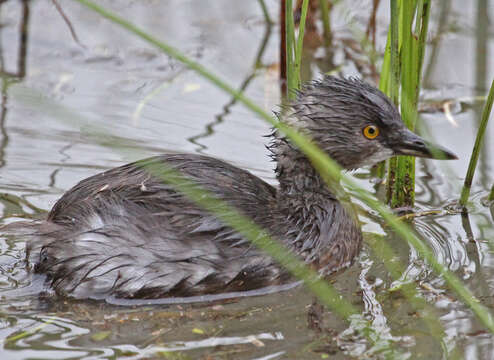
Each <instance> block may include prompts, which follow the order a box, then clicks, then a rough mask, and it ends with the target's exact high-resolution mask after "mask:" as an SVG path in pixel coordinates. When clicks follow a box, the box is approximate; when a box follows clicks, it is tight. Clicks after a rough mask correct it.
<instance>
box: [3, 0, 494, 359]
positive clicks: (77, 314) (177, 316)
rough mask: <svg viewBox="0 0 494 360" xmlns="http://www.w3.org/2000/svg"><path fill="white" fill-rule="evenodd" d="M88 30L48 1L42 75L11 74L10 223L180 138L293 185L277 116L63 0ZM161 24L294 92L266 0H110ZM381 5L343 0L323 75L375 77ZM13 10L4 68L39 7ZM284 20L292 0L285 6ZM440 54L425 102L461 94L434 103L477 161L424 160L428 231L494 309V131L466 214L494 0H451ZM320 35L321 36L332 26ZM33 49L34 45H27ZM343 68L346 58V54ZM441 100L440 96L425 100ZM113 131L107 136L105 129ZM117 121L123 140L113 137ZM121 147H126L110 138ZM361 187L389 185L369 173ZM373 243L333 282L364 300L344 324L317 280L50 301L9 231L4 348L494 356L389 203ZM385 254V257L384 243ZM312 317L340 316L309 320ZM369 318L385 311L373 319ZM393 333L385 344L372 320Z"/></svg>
mask: <svg viewBox="0 0 494 360" xmlns="http://www.w3.org/2000/svg"><path fill="white" fill-rule="evenodd" d="M60 3H62V6H63V10H64V12H65V14H66V15H67V18H68V19H69V20H70V22H71V23H72V25H73V27H74V30H75V32H76V34H77V37H78V39H79V41H80V43H78V42H77V41H75V40H74V38H73V37H72V36H71V34H70V31H69V28H68V27H67V25H66V24H65V22H64V20H63V18H62V17H61V15H60V14H59V13H58V12H57V11H56V9H55V7H54V5H53V3H52V2H51V1H47V0H38V1H33V2H31V5H30V17H29V25H28V29H29V32H28V37H27V40H28V43H27V49H28V51H27V57H26V76H25V77H23V78H22V79H19V80H16V81H13V80H12V79H13V78H12V77H8V76H3V77H2V89H3V90H2V95H3V96H2V107H1V108H0V110H1V113H0V114H1V117H0V211H1V219H2V223H10V222H13V221H17V220H19V219H31V218H41V217H43V216H44V214H45V212H46V211H47V210H49V209H50V207H51V206H52V205H53V204H54V202H55V201H56V200H57V198H59V197H60V196H61V194H62V193H63V192H64V191H66V190H68V189H69V188H70V187H71V186H73V185H74V184H75V183H76V182H77V181H79V180H81V179H82V178H85V177H88V176H90V175H93V174H95V173H97V172H99V171H101V170H102V169H107V168H110V167H113V166H117V165H120V164H122V163H124V162H127V161H131V160H135V159H138V158H142V157H145V156H150V155H154V154H158V153H161V152H164V151H180V152H199V153H203V154H207V155H212V156H216V157H219V158H222V159H225V160H227V161H229V162H231V163H233V164H235V165H237V166H240V167H242V168H245V169H248V170H250V171H251V172H253V173H254V174H255V175H257V176H260V177H262V178H263V179H265V180H266V181H268V182H270V183H275V180H274V178H273V174H272V167H273V164H272V163H271V162H270V161H269V158H268V157H267V152H266V150H265V148H264V146H263V144H264V143H265V140H266V139H265V138H263V137H262V136H263V135H266V134H267V133H268V132H269V127H268V126H267V125H266V124H265V123H263V122H262V121H261V120H259V119H257V118H256V117H255V116H253V115H252V114H251V113H250V112H248V111H247V110H246V109H245V108H243V107H242V106H241V105H239V104H236V103H234V102H233V103H232V99H231V98H230V97H229V96H228V95H225V94H223V93H222V92H220V91H219V90H217V89H216V88H215V87H214V86H212V85H210V84H209V83H207V82H206V81H205V80H203V79H201V78H200V77H199V76H197V75H196V74H194V73H193V72H191V71H188V70H186V69H185V68H184V67H183V66H182V65H181V64H179V63H177V62H175V61H173V60H170V59H169V58H168V57H167V56H165V55H162V54H161V53H160V52H159V51H158V50H156V49H154V48H152V47H150V46H148V45H146V44H145V43H144V42H142V41H141V40H139V39H137V38H135V37H133V36H131V35H129V34H128V33H127V32H125V31H124V30H122V29H120V28H119V27H117V26H115V25H112V24H111V23H109V22H108V21H106V20H103V19H101V18H100V17H99V16H98V15H95V14H94V13H91V12H90V11H88V10H86V9H84V8H82V7H81V6H79V5H78V4H76V3H75V2H61V1H60ZM99 3H100V4H102V5H103V6H105V7H108V8H110V9H113V10H115V11H116V12H118V13H119V14H121V15H124V16H126V17H127V18H128V19H129V20H131V21H132V22H134V23H136V24H139V25H140V26H142V27H143V28H144V29H146V30H147V31H149V32H150V33H152V34H154V35H155V36H156V37H158V38H161V39H164V40H165V41H167V42H169V43H170V44H172V45H174V46H177V47H178V48H179V49H181V50H182V51H183V52H185V53H186V54H187V55H188V56H190V57H192V58H193V59H195V60H197V61H199V62H201V63H202V64H204V65H205V66H207V67H208V68H210V69H214V70H215V71H216V72H217V73H219V74H220V75H221V77H222V78H223V79H226V80H227V81H228V82H229V83H230V84H232V85H233V86H234V87H236V88H241V87H242V88H245V91H246V94H247V95H248V96H249V97H251V98H252V99H254V100H255V101H256V102H257V103H258V104H261V105H262V106H263V107H264V108H265V109H266V110H267V111H270V110H271V109H276V105H277V104H278V103H279V101H280V100H279V88H278V83H277V71H278V62H279V59H278V41H279V39H278V32H279V27H278V26H277V25H276V24H275V25H274V26H272V27H269V26H267V25H266V23H265V22H264V19H263V15H262V12H261V8H260V6H259V4H258V2H256V1H236V2H234V4H233V3H232V2H231V1H228V0H216V1H214V2H203V1H197V0H190V1H183V0H182V1H178V0H175V1H153V0H146V1H144V0H141V1H120V2H118V5H117V2H112V1H107V0H105V1H101V2H99ZM371 3H372V1H358V2H355V1H352V2H350V1H341V2H340V3H339V4H338V5H337V6H336V7H335V9H334V10H333V16H332V27H333V31H334V34H333V35H334V44H333V50H334V51H333V54H332V55H333V56H332V57H331V58H329V56H328V55H327V54H326V53H325V51H324V50H323V49H322V48H320V47H317V46H316V47H314V48H313V49H311V50H309V51H307V52H306V54H305V57H304V59H305V64H306V65H307V66H305V68H304V69H303V71H304V75H305V77H306V78H308V77H312V76H317V74H318V73H320V72H321V71H328V70H331V69H334V68H336V69H338V70H339V71H341V73H342V74H344V75H359V74H363V75H364V76H366V77H367V78H368V79H369V80H372V74H373V72H372V66H371V64H370V63H369V60H368V59H369V57H368V56H367V54H366V53H365V52H363V51H362V47H361V46H360V43H359V41H360V40H359V39H360V37H361V35H362V32H363V31H365V28H366V23H367V19H368V16H369V14H370V9H371V6H372V4H371ZM0 6H1V8H0V11H1V12H0V14H1V15H0V19H1V24H2V27H1V28H0V39H1V44H0V55H1V60H2V61H1V63H0V65H1V66H2V69H3V70H4V71H6V72H9V73H19V71H21V70H22V64H21V63H20V61H19V56H18V55H19V52H20V43H21V39H20V32H19V27H20V24H21V19H22V5H21V2H15V1H10V2H6V3H2V4H1V5H0ZM267 6H268V10H269V12H270V14H271V16H272V17H273V19H276V16H277V11H278V10H277V6H278V4H277V1H274V0H273V1H268V2H267ZM432 6H433V14H432V17H431V23H430V30H431V31H430V37H429V46H428V49H427V56H426V60H425V66H424V72H425V74H426V77H425V81H424V84H425V89H424V91H423V93H422V97H423V103H424V104H426V105H427V107H428V108H431V107H432V108H436V107H437V106H438V104H439V105H442V104H444V103H445V102H447V101H450V102H449V104H450V109H451V116H450V118H453V120H454V123H452V122H450V120H448V117H447V116H445V114H444V113H443V112H439V111H433V112H428V113H424V114H423V116H422V118H423V122H422V124H421V129H422V132H423V133H426V134H428V136H429V137H430V138H432V139H435V140H436V141H437V142H439V143H441V144H442V145H444V146H446V147H448V148H451V149H453V150H454V151H455V152H456V153H457V154H458V155H459V157H460V160H459V161H454V162H439V161H429V160H419V161H418V162H417V169H418V179H417V212H423V213H424V214H426V213H428V212H431V213H429V214H428V215H424V216H421V217H417V218H416V221H415V227H416V229H417V231H418V233H419V234H420V235H421V237H422V239H423V240H424V241H426V242H427V244H428V245H429V246H430V247H431V248H432V249H433V251H434V253H435V255H436V257H437V258H438V259H439V261H440V262H441V263H443V264H444V265H446V266H447V267H448V268H449V269H450V270H452V271H454V272H455V274H456V275H457V276H458V277H460V278H461V279H462V280H463V282H464V283H465V284H466V285H467V286H468V287H469V288H470V289H471V290H472V291H473V292H474V293H475V294H476V295H477V297H478V298H479V299H480V300H481V301H482V303H483V304H484V305H486V306H487V307H488V308H489V309H491V310H492V305H493V303H492V295H493V294H494V282H493V281H492V280H491V279H492V278H493V275H494V255H493V253H492V250H491V249H492V245H491V242H492V239H493V238H494V228H493V226H492V221H493V218H492V215H491V212H490V209H489V208H488V207H486V206H484V205H483V202H482V200H483V198H485V197H486V196H487V194H488V191H489V188H490V186H491V185H492V182H493V181H494V180H493V179H494V177H493V167H492V165H491V160H490V158H489V154H492V152H493V151H494V144H493V142H492V141H490V139H491V138H493V137H492V135H493V132H494V130H493V128H492V126H490V127H489V130H488V132H489V133H488V134H487V136H486V141H485V144H484V150H483V154H482V156H481V159H480V163H479V168H478V172H477V175H476V178H475V182H474V186H473V191H472V205H471V207H470V212H469V215H468V217H465V216H463V217H462V216H461V215H459V214H456V213H454V212H451V211H448V209H451V208H452V207H454V202H455V201H456V200H457V198H458V197H459V192H460V189H461V184H462V178H463V176H464V174H465V172H466V168H467V164H468V158H469V154H470V152H471V148H472V146H473V142H474V136H475V129H476V127H477V125H478V121H479V117H480V116H479V115H480V111H481V106H480V105H481V104H480V103H479V101H478V100H476V98H475V97H476V96H479V95H484V94H485V92H486V88H487V87H488V85H489V84H490V79H492V77H493V76H494V70H493V69H492V68H490V66H489V59H491V58H492V55H493V54H492V46H490V45H491V40H490V38H491V37H490V36H489V35H490V34H492V30H493V29H492V26H490V27H488V26H487V24H488V21H487V19H488V18H489V17H490V18H493V16H494V5H493V4H492V2H488V1H487V0H478V1H471V2H464V1H461V0H450V1H441V2H434V3H433V5H432ZM387 23H388V18H387V3H385V2H384V3H383V4H382V6H381V7H380V10H379V11H378V16H377V26H378V28H377V29H378V31H377V46H378V48H379V49H382V47H383V44H384V41H385V33H386V24H387ZM311 43H313V44H316V45H317V39H312V40H311ZM21 58H22V57H21ZM330 60H331V63H332V64H333V66H334V68H333V67H330V66H329V65H328V64H330V62H329V61H330ZM424 106H425V105H424ZM102 133H104V134H105V135H104V137H103V139H102V138H101V136H100V135H101V134H102ZM108 134H111V135H108ZM105 143H106V144H117V145H118V148H114V147H113V148H112V147H108V146H105ZM354 175H355V177H356V178H357V179H358V182H359V183H360V184H361V185H362V186H364V187H366V188H367V189H369V190H371V191H373V192H376V191H377V190H378V187H377V186H376V185H374V182H373V181H372V178H371V176H370V174H369V170H368V169H363V170H360V171H358V172H356V173H355V174H354ZM362 220H363V221H364V222H365V224H364V227H363V228H364V230H365V231H366V237H367V238H368V241H367V242H366V245H365V246H364V249H363V251H362V253H361V255H360V256H359V259H358V261H357V262H356V264H355V265H354V266H352V267H351V268H350V269H348V270H347V271H346V272H344V273H343V274H341V275H338V276H337V277H335V278H334V279H332V281H333V282H334V285H335V287H336V288H337V289H338V290H339V291H341V293H342V295H343V296H344V297H345V298H346V299H348V300H349V301H350V302H351V303H352V304H353V305H354V306H356V307H357V308H358V309H360V310H361V315H360V316H357V317H355V318H352V319H351V321H350V323H347V322H344V321H343V320H341V319H339V318H338V317H337V316H336V315H334V314H332V313H330V312H328V311H320V309H319V310H318V307H317V306H311V304H312V302H313V299H312V296H310V295H308V292H307V290H305V289H304V288H303V287H298V288H295V289H292V290H290V291H288V292H283V293H278V294H271V295H266V296H260V297H252V298H247V299H241V300H236V301H232V300H230V301H225V302H219V303H215V304H212V305H211V304H188V305H169V306H130V307H129V306H113V305H108V304H103V303H96V302H73V301H71V300H60V299H59V300H55V301H53V300H50V299H42V298H39V297H38V296H35V295H30V294H29V293H33V292H36V290H37V289H32V284H36V282H32V278H31V277H30V276H29V274H27V273H26V272H25V270H24V267H23V265H24V264H23V257H24V245H25V244H24V241H23V239H21V238H14V237H8V236H0V254H1V255H0V293H1V295H2V298H1V299H0V339H2V340H1V341H2V342H1V344H2V346H1V350H0V353H1V357H2V358H4V359H24V358H38V359H39V358H43V359H62V358H85V359H96V358H119V357H122V358H124V357H125V358H130V359H134V358H135V359H137V358H160V357H162V358H165V359H321V358H327V357H331V358H333V357H334V358H337V359H338V358H341V359H343V358H380V357H383V356H385V354H386V353H383V348H389V344H392V346H393V347H394V349H395V352H394V353H393V355H392V357H393V358H414V359H416V358H423V359H438V358H454V357H455V356H458V357H460V358H461V357H463V358H467V359H490V358H494V355H492V354H493V351H492V345H491V344H492V343H493V338H492V336H491V335H489V334H488V332H487V331H486V330H485V329H484V328H483V327H482V326H481V325H480V324H479V323H478V321H477V320H476V319H475V317H474V316H473V315H472V313H471V312H470V311H469V310H468V309H467V308H466V307H465V306H464V305H463V304H462V303H461V302H460V301H458V300H457V297H456V296H455V295H454V294H453V293H452V292H451V291H450V290H448V289H447V287H446V286H445V284H444V282H443V280H442V279H441V278H440V277H438V276H437V275H435V274H434V273H433V272H432V270H431V269H430V267H428V266H427V264H424V262H423V261H422V260H420V259H419V258H418V257H417V255H416V253H415V252H414V251H413V250H412V249H410V248H409V246H408V245H406V244H405V243H403V241H401V240H399V239H397V238H395V237H393V235H391V234H388V233H387V228H386V227H383V226H382V223H381V221H380V220H379V218H376V217H375V216H374V215H373V214H372V212H370V213H367V214H363V215H362ZM371 233H377V234H381V235H385V238H386V239H388V240H389V244H390V245H391V246H392V248H393V250H394V251H395V254H396V259H397V260H399V261H400V262H401V263H402V264H404V268H405V269H406V271H405V272H404V273H403V275H402V277H401V278H400V279H399V280H398V281H395V280H394V279H393V278H392V277H391V276H390V274H389V272H388V271H387V270H386V268H385V267H384V265H383V264H382V261H381V260H379V259H380V255H379V254H380V250H379V249H380V248H379V246H380V245H381V244H382V242H383V241H384V240H383V239H382V238H378V239H377V240H372V239H373V237H372V234H371ZM376 254H378V255H376ZM406 283H411V284H412V285H413V287H414V288H416V289H417V290H418V291H419V293H420V294H421V295H422V296H423V298H425V299H426V300H427V301H428V302H429V303H430V304H433V306H434V309H435V312H436V314H437V316H438V317H439V318H440V321H441V324H442V325H443V326H444V328H445V333H444V334H443V335H442V337H441V342H442V343H441V342H440V341H438V340H437V339H435V338H434V337H433V336H431V331H430V329H429V328H427V326H426V325H425V323H424V321H423V313H421V312H418V313H417V312H416V311H415V310H414V308H413V307H412V306H411V305H410V304H409V303H408V301H407V300H406V299H405V298H404V297H403V296H402V295H400V292H398V291H390V288H392V287H394V286H400V285H403V284H406ZM308 318H311V319H312V324H313V325H314V319H319V320H321V321H322V325H321V329H320V331H319V330H317V329H315V328H317V326H311V328H309V326H308ZM364 320H367V322H366V321H364ZM369 322H370V324H371V329H373V330H374V331H375V332H376V333H378V334H379V335H380V336H379V339H377V340H378V341H377V342H376V343H375V344H372V343H370V342H369V340H368V339H366V338H365V337H364V336H363V335H362V333H363V332H366V331H368V327H369V325H368V323H369Z"/></svg>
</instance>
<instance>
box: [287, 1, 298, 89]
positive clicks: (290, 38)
mask: <svg viewBox="0 0 494 360" xmlns="http://www.w3.org/2000/svg"><path fill="white" fill-rule="evenodd" d="M285 4H286V6H285V41H286V82H287V98H288V99H293V98H294V97H295V91H294V89H296V88H297V76H296V74H295V64H294V62H295V56H294V51H295V48H294V46H295V44H294V39H295V24H294V22H293V2H292V0H286V3H285Z"/></svg>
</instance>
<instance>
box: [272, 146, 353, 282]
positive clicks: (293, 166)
mask: <svg viewBox="0 0 494 360" xmlns="http://www.w3.org/2000/svg"><path fill="white" fill-rule="evenodd" d="M269 148H270V150H271V152H272V157H273V159H274V160H275V161H276V163H277V166H276V170H275V171H276V176H277V178H278V181H279V183H280V187H279V191H278V196H277V211H278V212H279V214H280V215H281V219H283V223H284V230H283V234H279V236H281V237H280V238H282V239H283V241H284V242H285V243H286V244H287V246H289V247H290V248H292V250H293V251H294V252H295V253H297V254H298V255H299V256H301V258H302V259H303V260H304V261H305V262H306V263H309V264H311V265H312V266H313V267H314V268H315V269H317V270H318V271H319V272H320V273H321V274H322V275H329V274H330V273H333V272H335V271H337V270H339V269H341V268H344V267H347V266H349V265H350V264H351V263H352V260H353V258H354V257H355V256H356V255H357V254H358V251H359V249H360V245H361V241H362V234H361V232H360V228H359V227H358V226H357V221H356V217H355V215H354V212H353V211H352V210H349V211H348V210H347V209H346V207H344V206H343V205H342V204H341V203H340V202H339V201H338V200H337V199H336V197H335V196H334V195H333V193H332V191H331V190H330V189H329V188H328V186H327V185H326V183H325V182H324V180H323V179H322V177H321V176H320V175H319V174H318V173H317V171H316V170H315V169H314V167H313V166H312V164H311V163H310V161H309V160H308V159H307V157H306V156H305V155H304V154H302V152H300V150H298V149H297V148H295V147H294V146H293V145H291V144H290V143H289V142H288V141H287V140H286V139H284V138H277V137H274V139H273V141H272V143H271V145H270V147H269Z"/></svg>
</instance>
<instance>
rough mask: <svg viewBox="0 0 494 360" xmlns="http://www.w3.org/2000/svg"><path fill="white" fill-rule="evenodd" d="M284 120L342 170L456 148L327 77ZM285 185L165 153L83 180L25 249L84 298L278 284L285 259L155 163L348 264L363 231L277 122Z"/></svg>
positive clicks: (276, 232) (274, 146) (54, 281)
mask: <svg viewBox="0 0 494 360" xmlns="http://www.w3.org/2000/svg"><path fill="white" fill-rule="evenodd" d="M282 121H285V122H286V123H288V124H290V125H292V126H294V127H295V128H297V129H299V130H300V131H302V132H303V133H305V134H307V135H308V136H310V137H311V138H312V139H313V141H314V142H315V143H316V144H317V145H319V146H320V147H321V149H322V150H324V151H325V152H326V153H327V154H328V155H329V156H331V158H333V159H334V160H335V161H337V162H338V163H339V164H340V165H341V166H342V167H343V168H344V169H355V168H358V167H361V166H366V165H372V164H375V163H377V162H379V161H382V160H385V159H387V158H389V157H391V156H395V155H413V156H419V157H426V158H438V159H454V158H456V157H455V155H454V154H452V153H451V152H449V151H448V150H446V149H444V148H441V147H439V146H437V145H432V144H430V143H428V142H426V141H424V140H423V139H422V138H420V137H419V136H417V135H415V134H414V133H412V132H411V131H409V130H408V129H407V128H406V127H405V126H404V125H403V123H402V120H401V118H400V114H399V113H398V111H397V110H396V108H395V107H394V106H393V104H392V103H391V102H390V101H389V100H388V98H387V97H386V96H385V95H384V94H382V93H381V92H380V91H379V90H377V89H376V88H374V87H372V86H371V85H369V84H367V83H365V82H363V81H361V80H358V79H354V78H351V79H339V78H335V77H331V76H324V77H323V78H322V79H321V80H317V81H313V82H310V83H308V84H307V85H305V86H304V87H303V89H302V90H301V91H300V92H299V93H298V95H297V97H296V99H295V100H293V101H292V103H291V104H290V105H289V106H288V108H287V112H286V113H285V114H284V115H283V119H282ZM268 148H269V150H270V151H271V156H272V158H273V159H274V161H275V162H276V169H275V172H276V177H277V179H278V182H279V186H278V187H273V186H271V185H269V184H267V183H266V182H264V181H263V180H261V179H259V178H257V177H256V176H254V175H252V174H250V173H249V172H247V171H245V170H242V169H239V168H237V167H235V166H233V165H230V164H228V163H226V162H224V161H221V160H218V159H214V158H211V157H208V156H202V155H197V154H167V155H161V156H156V157H151V158H148V159H145V160H142V161H140V162H136V163H131V164H127V165H124V166H121V167H117V168H114V169H111V170H108V171H105V172H103V173H100V174H98V175H95V176H92V177H90V178H87V179H85V180H82V181H81V182H80V183H78V184H77V185H76V186H75V187H73V188H72V189H70V190H69V191H68V192H66V193H65V194H64V195H63V196H62V197H61V198H60V199H59V200H58V201H57V203H56V204H55V205H54V207H53V208H52V210H51V211H50V213H49V215H48V218H47V219H46V220H45V221H42V222H41V223H38V224H36V225H35V227H36V231H35V233H34V234H33V235H32V239H30V240H29V242H28V246H27V256H28V260H29V263H30V264H32V267H33V269H34V271H35V272H37V273H43V274H46V286H47V288H48V289H51V290H52V291H54V292H55V293H56V294H59V295H65V296H72V297H75V298H93V299H106V298H108V297H110V296H111V297H116V298H144V299H150V298H164V297H175V296H193V295H200V294H217V293H224V292H230V291H245V290H250V289H257V288H261V287H263V286H268V285H273V284H281V283H284V282H286V281H288V280H289V279H290V275H289V274H288V273H287V271H286V270H285V269H283V268H282V267H281V266H280V265H278V264H277V263H276V262H275V261H274V260H273V259H272V258H271V257H269V256H268V255H266V254H264V253H263V252H262V251H260V250H258V249H257V248H256V247H254V246H253V245H251V244H250V243H249V241H248V240H246V239H245V238H244V237H243V236H242V235H241V234H239V233H238V232H236V231H235V230H233V229H232V228H230V227H229V226H227V225H225V224H224V223H223V222H222V221H220V220H219V219H218V218H216V217H215V216H214V215H212V214H211V213H209V212H207V211H205V210H203V209H201V208H200V207H198V206H196V205H195V204H194V203H192V202H191V201H190V200H188V199H187V198H186V197H185V196H184V195H183V194H182V193H180V192H178V191H177V190H175V189H174V187H173V186H172V185H170V184H168V183H167V182H166V180H164V181H163V180H162V179H160V178H158V177H155V176H153V175H152V174H151V173H150V172H149V171H148V170H147V169H148V168H149V167H160V166H163V165H162V164H166V166H167V167H169V168H171V169H173V170H175V171H178V172H180V173H181V174H182V175H183V176H185V177H186V178H187V179H189V180H191V181H193V182H195V183H197V184H199V185H200V186H201V187H203V188H205V189H206V190H208V191H210V192H211V193H212V194H214V196H216V197H217V198H218V199H221V200H224V201H226V202H227V203H228V204H230V205H232V206H234V207H235V208H236V209H238V211H240V212H241V213H242V214H244V215H246V216H248V217H250V218H251V219H252V220H253V221H254V222H255V223H256V224H258V225H259V226H261V227H262V228H264V229H266V230H267V231H268V233H269V234H270V235H272V236H273V237H274V238H276V239H279V241H281V242H282V243H283V244H284V245H285V246H286V247H287V248H288V249H290V250H291V251H292V252H293V253H294V254H296V255H297V256H298V257H299V258H300V259H301V260H303V261H304V262H305V263H306V264H308V265H310V266H311V267H312V268H313V269H316V270H317V271H318V272H319V274H320V275H321V276H327V275H329V274H331V273H333V272H335V271H338V270H340V269H343V268H345V267H347V266H349V265H350V264H351V263H352V261H353V259H354V258H355V256H356V255H357V254H358V252H359V249H360V246H361V241H362V234H361V231H360V229H359V227H358V225H357V224H356V221H355V217H354V216H353V215H352V214H351V213H350V212H349V210H347V209H345V207H344V206H343V205H342V204H341V203H340V202H339V201H338V200H337V199H336V197H335V196H334V195H333V193H332V191H331V189H329V188H328V187H327V185H326V184H325V182H324V181H323V180H322V179H321V177H320V175H319V174H318V173H317V172H316V170H315V169H314V168H313V166H312V165H311V163H310V161H309V160H308V159H307V158H306V156H305V155H304V154H303V153H302V152H301V151H300V150H299V149H298V148H297V147H296V146H295V145H294V144H293V143H291V142H290V140H289V139H288V138H286V137H285V136H283V135H282V134H280V133H278V132H276V131H273V132H272V134H271V143H270V145H269V147H268Z"/></svg>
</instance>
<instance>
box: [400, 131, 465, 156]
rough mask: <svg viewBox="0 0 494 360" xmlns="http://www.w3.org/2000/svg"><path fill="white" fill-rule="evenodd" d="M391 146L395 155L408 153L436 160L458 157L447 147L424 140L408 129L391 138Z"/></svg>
mask: <svg viewBox="0 0 494 360" xmlns="http://www.w3.org/2000/svg"><path fill="white" fill-rule="evenodd" d="M391 148H392V149H393V151H394V152H395V155H409V156H417V157H423V158H430V159H438V160H456V159H458V157H457V156H456V155H455V154H454V153H453V152H451V151H449V150H448V149H446V148H444V147H442V146H440V145H436V144H432V143H430V142H428V141H425V140H424V139H422V138H421V137H420V136H418V135H416V134H414V133H413V132H411V131H410V130H408V129H405V130H404V131H402V132H400V136H399V137H397V138H395V139H393V141H392V144H391Z"/></svg>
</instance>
